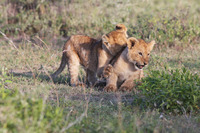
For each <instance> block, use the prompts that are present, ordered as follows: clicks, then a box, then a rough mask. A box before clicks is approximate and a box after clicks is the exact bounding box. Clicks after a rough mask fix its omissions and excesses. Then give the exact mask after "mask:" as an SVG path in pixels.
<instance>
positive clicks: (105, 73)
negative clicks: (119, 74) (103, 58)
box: [103, 64, 113, 78]
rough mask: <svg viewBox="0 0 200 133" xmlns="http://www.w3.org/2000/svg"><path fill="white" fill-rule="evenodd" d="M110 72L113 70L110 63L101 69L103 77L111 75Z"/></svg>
mask: <svg viewBox="0 0 200 133" xmlns="http://www.w3.org/2000/svg"><path fill="white" fill-rule="evenodd" d="M112 72H113V67H112V65H110V64H109V65H107V66H106V67H105V68H104V70H103V77H104V78H108V77H109V76H110V75H111V73H112Z"/></svg>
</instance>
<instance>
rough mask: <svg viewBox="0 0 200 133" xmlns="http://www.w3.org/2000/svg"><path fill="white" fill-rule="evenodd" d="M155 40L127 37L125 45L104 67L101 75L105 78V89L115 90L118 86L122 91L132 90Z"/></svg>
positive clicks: (141, 74)
mask: <svg viewBox="0 0 200 133" xmlns="http://www.w3.org/2000/svg"><path fill="white" fill-rule="evenodd" d="M154 44H155V41H151V42H150V43H146V42H145V41H144V40H141V39H138V40H137V39H136V38H133V37H131V38H129V39H128V41H127V47H126V48H125V49H124V50H123V52H122V53H121V54H120V55H119V56H118V58H117V59H115V61H113V62H111V64H109V65H108V66H106V67H105V68H104V71H103V75H104V77H105V78H107V81H106V82H107V84H106V86H105V87H104V90H105V91H116V90H117V88H118V87H120V88H119V89H120V90H122V91H125V90H132V89H133V87H134V86H135V84H134V80H136V79H141V78H142V77H143V70H142V69H143V67H145V66H146V65H147V64H148V62H149V57H150V52H151V50H152V49H153V47H154Z"/></svg>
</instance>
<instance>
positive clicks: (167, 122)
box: [0, 0, 200, 133]
mask: <svg viewBox="0 0 200 133" xmlns="http://www.w3.org/2000/svg"><path fill="white" fill-rule="evenodd" d="M20 1H21V2H22V3H23V2H24V1H23V0H20ZM4 2H6V1H4ZM4 2H2V3H1V4H0V5H1V7H2V8H0V10H1V13H0V16H1V18H2V19H1V20H0V24H1V32H2V33H5V35H6V37H8V38H7V39H6V37H5V36H3V35H0V36H1V39H0V53H1V56H0V90H1V91H0V132H155V133H156V132H181V133H182V132H199V130H200V128H199V124H200V115H199V113H197V114H193V113H184V112H183V114H173V113H171V114H170V113H164V112H159V111H158V110H156V109H149V108H146V109H141V108H140V106H139V105H136V104H133V103H134V100H135V98H136V97H137V96H138V95H137V94H134V93H132V92H131V93H129V92H124V93H123V92H117V93H106V92H102V91H98V89H97V88H81V87H70V86H69V85H68V83H69V77H68V74H67V69H65V71H64V72H63V73H62V74H61V75H60V76H59V77H58V79H57V80H56V83H55V84H54V83H53V82H52V81H51V79H50V78H49V75H50V74H52V73H53V72H54V71H55V70H56V69H57V68H58V66H59V63H60V59H61V52H62V46H63V44H64V42H65V40H66V38H65V36H68V35H71V34H87V35H90V36H93V37H95V38H98V37H100V36H101V35H103V34H104V33H107V32H109V31H111V30H113V28H114V25H115V24H116V23H124V24H126V26H127V28H128V33H129V35H130V36H136V37H138V38H143V39H145V40H147V41H148V40H152V39H155V40H156V41H157V44H156V45H157V46H156V48H155V49H154V50H153V52H152V54H151V61H150V64H149V65H148V67H147V68H145V75H146V76H148V74H150V73H151V71H153V70H159V71H161V70H164V71H165V69H164V68H168V70H174V69H177V68H182V67H185V68H186V69H189V70H190V71H191V72H192V73H193V74H195V73H196V74H199V73H200V56H199V51H200V45H199V41H198V40H199V38H198V37H199V29H198V28H196V29H195V32H190V33H187V32H185V31H184V30H178V29H175V30H173V28H174V27H173V26H177V25H176V24H174V23H175V21H173V22H171V21H166V23H165V24H164V23H162V21H164V20H170V19H171V18H172V17H173V16H175V17H177V18H178V20H182V21H181V24H180V26H183V27H185V28H186V29H187V31H190V30H192V29H193V28H195V27H198V26H199V22H198V20H199V17H200V13H199V11H198V10H199V8H198V3H199V1H198V0H192V1H191V2H190V3H188V2H187V1H180V0H171V2H165V1H157V0H153V1H144V2H140V1H130V2H129V1H117V2H116V3H113V2H109V1H105V2H103V1H96V2H94V1H89V2H88V3H85V2H83V1H78V0H77V1H66V2H65V1H62V0H61V1H59V2H54V3H52V2H47V1H44V2H41V1H38V6H37V8H36V9H33V10H27V11H21V12H20V13H17V15H13V14H12V13H11V14H9V13H10V12H11V11H10V12H9V10H10V6H12V5H11V4H7V5H6V6H3V5H5V3H4ZM41 5H44V7H45V10H46V12H48V13H44V14H41V13H38V12H37V11H38V10H42V6H41ZM21 6H23V4H22V5H21ZM48 7H51V8H48ZM66 7H67V8H66ZM191 7H192V8H191ZM58 9H60V10H58ZM85 9H88V10H85ZM183 9H185V11H188V13H189V16H187V15H182V16H181V14H182V12H181V10H183ZM186 9H187V10H186ZM163 13H165V14H166V15H162V14H163ZM63 14H64V15H63ZM113 14H115V15H113ZM14 16H16V17H18V18H19V21H18V22H17V23H14V24H10V23H8V21H7V20H8V18H10V19H11V18H13V17H14ZM164 16H165V17H164ZM141 17H142V18H144V19H143V20H141ZM157 20H159V21H158V22H153V21H157ZM49 21H52V22H51V23H52V24H51V26H49V25H48V23H49ZM177 22H178V21H177ZM38 25H39V26H42V28H41V27H40V28H38V29H40V30H39V31H37V32H36V33H34V32H33V31H32V30H33V29H34V28H33V27H35V26H36V27H37V26H38ZM151 25H153V27H155V28H153V29H152V28H151ZM169 25H171V27H170V26H169ZM39 26H38V27H39ZM27 27H30V28H27ZM36 27H35V28H36ZM61 27H62V28H63V29H62V28H61ZM60 28H61V29H62V30H61V31H62V32H60ZM165 28H167V29H165ZM9 29H15V30H16V29H19V31H20V32H15V33H13V32H11V30H10V31H9ZM66 29H67V30H66ZM186 29H185V30H186ZM168 30H169V31H170V32H169V33H168ZM66 31H67V33H66V35H65V34H64V33H65V32H66ZM161 31H162V32H161ZM163 31H165V32H167V33H166V34H165V33H164V32H163ZM174 31H175V32H178V31H179V32H180V36H178V34H177V33H176V34H173V32H174ZM149 33H150V34H149ZM62 35H63V36H64V37H61V36H62ZM159 35H161V36H160V37H159ZM182 35H184V36H185V38H184V39H181V36H182ZM170 39H171V40H170ZM11 40H12V41H11ZM162 40H166V41H162ZM80 71H81V72H82V73H83V74H82V76H83V77H84V72H83V70H82V68H80ZM80 78H82V77H80Z"/></svg>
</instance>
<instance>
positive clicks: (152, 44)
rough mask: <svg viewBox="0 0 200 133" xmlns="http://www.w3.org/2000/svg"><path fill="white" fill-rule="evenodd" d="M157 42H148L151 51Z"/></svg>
mask: <svg viewBox="0 0 200 133" xmlns="http://www.w3.org/2000/svg"><path fill="white" fill-rule="evenodd" d="M155 44H156V42H155V41H154V40H153V41H151V42H150V43H148V47H149V50H150V51H151V50H152V49H153V47H154V45H155Z"/></svg>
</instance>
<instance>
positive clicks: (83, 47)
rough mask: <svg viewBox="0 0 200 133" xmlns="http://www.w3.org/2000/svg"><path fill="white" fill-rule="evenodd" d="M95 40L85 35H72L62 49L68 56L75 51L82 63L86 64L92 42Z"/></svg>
mask: <svg viewBox="0 0 200 133" xmlns="http://www.w3.org/2000/svg"><path fill="white" fill-rule="evenodd" d="M96 41H97V40H96V39H94V38H91V37H89V36H85V35H72V36H71V37H70V38H69V39H68V41H67V42H66V44H65V46H64V49H63V50H64V51H67V54H68V56H70V55H73V54H72V52H73V53H76V54H77V55H78V56H79V58H80V62H81V64H82V65H84V66H85V65H86V64H87V62H88V60H89V56H90V53H91V50H92V48H93V47H94V43H95V42H96Z"/></svg>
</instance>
